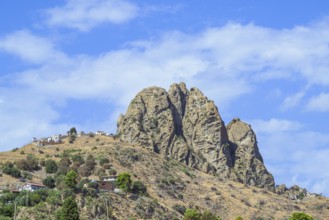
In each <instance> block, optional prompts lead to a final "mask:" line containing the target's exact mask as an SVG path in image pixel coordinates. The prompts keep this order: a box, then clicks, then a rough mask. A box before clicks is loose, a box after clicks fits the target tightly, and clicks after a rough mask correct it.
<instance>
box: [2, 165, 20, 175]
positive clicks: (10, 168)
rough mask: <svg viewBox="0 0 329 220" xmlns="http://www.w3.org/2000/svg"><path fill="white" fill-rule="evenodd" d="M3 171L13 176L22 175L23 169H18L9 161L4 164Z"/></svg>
mask: <svg viewBox="0 0 329 220" xmlns="http://www.w3.org/2000/svg"><path fill="white" fill-rule="evenodd" d="M2 172H3V173H4V174H7V175H10V176H12V177H16V178H18V177H21V171H20V170H19V169H17V168H16V167H15V166H14V164H13V163H11V162H7V163H5V164H4V165H3V167H2Z"/></svg>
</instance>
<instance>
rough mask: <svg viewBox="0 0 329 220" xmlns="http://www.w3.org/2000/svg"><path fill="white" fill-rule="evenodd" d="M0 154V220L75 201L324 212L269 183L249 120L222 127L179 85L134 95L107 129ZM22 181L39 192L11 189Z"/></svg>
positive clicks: (301, 192)
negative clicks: (113, 131)
mask: <svg viewBox="0 0 329 220" xmlns="http://www.w3.org/2000/svg"><path fill="white" fill-rule="evenodd" d="M57 142H58V143H57ZM265 159H266V158H265ZM0 160H1V172H2V173H1V175H0V189H1V190H3V192H2V194H1V196H0V219H1V218H2V217H1V215H4V216H8V217H14V216H17V218H16V219H21V220H23V219H24V220H25V219H31V220H32V219H38V220H39V219H61V220H62V219H69V218H67V217H63V216H67V213H66V214H65V210H66V209H65V208H66V205H67V204H71V205H73V208H72V207H70V208H69V209H68V210H73V209H74V207H75V202H76V203H77V207H78V208H77V210H78V211H79V215H80V219H86V220H87V219H168V220H171V219H183V216H184V213H185V211H186V210H188V209H193V210H195V211H196V212H199V213H207V212H211V213H212V214H213V215H215V216H218V217H220V218H221V219H223V220H231V219H236V218H237V217H238V216H241V217H242V218H243V219H289V217H291V216H292V214H293V213H295V212H304V213H307V214H309V215H311V216H313V217H314V219H329V199H328V198H326V197H323V196H321V195H317V194H312V193H309V192H307V191H306V190H305V189H302V188H300V187H298V186H292V187H290V188H287V187H286V186H285V185H280V186H276V185H275V180H274V177H273V176H272V175H271V174H270V173H269V172H268V170H267V169H266V167H265V164H264V159H263V157H262V155H261V153H260V150H259V147H258V143H257V137H256V134H255V132H254V131H253V129H252V127H251V126H250V125H249V124H247V123H245V122H243V121H241V120H240V119H238V118H235V119H233V120H232V121H231V122H229V123H228V124H227V125H225V123H224V121H223V120H222V119H221V116H220V114H219V112H218V108H217V106H216V105H215V104H214V102H213V101H211V100H209V99H208V98H207V97H206V96H205V95H203V93H202V92H201V91H200V90H199V89H197V88H191V89H189V90H188V89H187V88H186V85H185V84H184V83H180V84H173V85H172V86H171V87H170V89H169V90H168V91H166V90H165V89H163V88H160V87H149V88H146V89H144V90H142V91H141V92H140V93H138V94H137V95H136V97H135V98H134V99H133V100H132V101H131V103H130V105H129V107H128V109H127V112H126V113H125V115H121V116H120V117H119V119H118V132H117V134H115V135H107V134H105V133H101V132H100V133H99V134H96V135H95V134H93V133H88V134H85V133H80V132H77V131H76V129H75V128H72V129H71V130H70V131H69V132H68V134H67V135H63V136H53V139H50V140H47V139H40V140H35V142H32V143H31V144H28V145H26V146H24V147H21V148H19V149H18V148H17V149H14V150H12V151H10V152H2V153H0ZM123 175H125V176H126V177H127V176H129V181H128V180H127V179H125V182H124V184H121V185H120V183H119V182H110V180H106V181H105V180H104V178H105V179H106V177H107V176H108V178H109V179H111V178H112V179H113V178H114V179H115V178H117V179H116V180H115V181H118V179H120V178H121V177H122V176H123ZM117 176H119V177H117ZM111 181H112V180H111ZM26 182H32V183H34V184H35V183H37V186H36V187H40V188H38V189H39V190H36V191H34V192H26V191H22V192H18V191H17V190H18V189H22V188H21V186H23V185H24V184H25V183H26ZM41 183H44V184H45V185H47V186H48V187H49V188H54V189H46V190H45V189H42V187H43V186H42V184H41ZM115 184H116V185H115ZM105 186H107V187H109V188H107V189H106V190H107V191H105V192H104V191H103V190H102V187H105ZM8 190H9V191H8ZM10 190H12V192H10ZM115 190H116V191H115ZM72 198H73V201H75V202H72ZM70 199H71V200H70ZM67 201H70V203H69V202H67ZM16 206H17V209H16V208H15V207H16ZM187 212H188V211H187ZM63 213H64V214H63ZM72 213H73V212H72ZM76 215H78V214H76ZM60 216H62V217H63V218H61V217H60ZM5 219H6V218H5ZM7 219H8V218H7ZM71 219H77V218H71ZM185 219H189V218H185ZM202 219H203V220H206V219H208V220H211V219H215V218H210V217H208V218H202Z"/></svg>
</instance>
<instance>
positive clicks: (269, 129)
mask: <svg viewBox="0 0 329 220" xmlns="http://www.w3.org/2000/svg"><path fill="white" fill-rule="evenodd" d="M251 124H252V127H253V129H254V130H255V131H256V133H275V132H287V131H296V130H299V129H301V128H302V125H301V124H300V123H299V122H296V121H289V120H283V119H276V118H272V119H270V120H268V121H265V120H254V121H251Z"/></svg>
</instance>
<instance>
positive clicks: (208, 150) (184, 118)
mask: <svg viewBox="0 0 329 220" xmlns="http://www.w3.org/2000/svg"><path fill="white" fill-rule="evenodd" d="M118 134H119V136H120V139H121V140H122V141H124V142H128V143H134V144H138V145H141V146H144V147H146V148H150V149H151V150H153V151H154V152H157V153H159V154H162V155H163V156H170V157H173V158H175V159H177V160H178V161H180V162H183V163H185V164H187V165H188V166H191V167H193V168H196V169H199V170H202V171H204V172H207V173H212V174H216V175H218V176H220V177H222V178H227V179H232V180H235V181H239V182H243V183H246V184H249V185H254V186H259V187H266V188H270V189H274V179H273V177H272V175H271V174H269V173H268V171H267V170H266V168H265V166H264V164H263V159H262V157H261V155H260V153H259V150H258V146H257V141H256V136H255V134H254V132H253V131H252V129H251V128H250V126H249V125H247V124H245V123H243V122H241V121H239V120H234V121H232V122H231V123H230V124H229V126H228V128H226V127H225V124H224V122H223V120H222V119H221V117H220V115H219V112H218V109H217V107H216V105H215V104H214V102H213V101H211V100H209V99H208V98H207V97H206V96H204V95H203V93H202V92H201V91H200V90H199V89H197V88H191V89H190V90H187V89H186V86H185V84H184V83H180V84H173V85H172V86H171V87H170V89H169V91H168V92H167V91H165V90H164V89H163V88H159V87H150V88H146V89H144V90H142V91H141V92H139V93H138V94H137V95H136V97H135V98H134V99H133V100H132V101H131V103H130V105H129V107H128V110H127V112H126V114H125V115H121V116H120V118H119V120H118Z"/></svg>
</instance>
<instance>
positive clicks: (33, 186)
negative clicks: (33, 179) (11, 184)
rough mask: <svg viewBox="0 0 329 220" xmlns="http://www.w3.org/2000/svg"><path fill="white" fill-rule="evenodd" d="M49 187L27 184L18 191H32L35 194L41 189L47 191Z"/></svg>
mask: <svg viewBox="0 0 329 220" xmlns="http://www.w3.org/2000/svg"><path fill="white" fill-rule="evenodd" d="M46 188H47V187H46V186H45V185H43V184H42V183H25V184H24V185H23V186H21V187H20V188H19V189H18V190H19V191H24V190H26V191H30V192H33V191H35V190H39V189H46Z"/></svg>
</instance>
